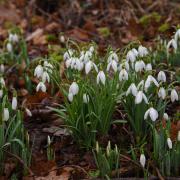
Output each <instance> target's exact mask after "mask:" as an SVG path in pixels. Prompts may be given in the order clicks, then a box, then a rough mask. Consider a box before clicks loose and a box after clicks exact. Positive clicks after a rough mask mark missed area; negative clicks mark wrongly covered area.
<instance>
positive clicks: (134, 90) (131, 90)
mask: <svg viewBox="0 0 180 180" xmlns="http://www.w3.org/2000/svg"><path fill="white" fill-rule="evenodd" d="M130 93H131V94H132V95H133V96H136V95H137V87H136V85H135V84H134V83H132V84H131V85H130V86H129V88H128V90H127V91H126V96H128V95H129V94H130Z"/></svg>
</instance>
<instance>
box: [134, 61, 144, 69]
mask: <svg viewBox="0 0 180 180" xmlns="http://www.w3.org/2000/svg"><path fill="white" fill-rule="evenodd" d="M143 69H145V64H144V61H142V60H141V61H137V62H136V63H135V71H136V72H141V71H142V70H143Z"/></svg>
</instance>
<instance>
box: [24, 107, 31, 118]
mask: <svg viewBox="0 0 180 180" xmlns="http://www.w3.org/2000/svg"><path fill="white" fill-rule="evenodd" d="M25 111H26V114H27V115H28V116H29V117H31V116H32V113H31V111H30V110H29V109H28V108H26V109H25Z"/></svg>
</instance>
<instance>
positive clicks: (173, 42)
mask: <svg viewBox="0 0 180 180" xmlns="http://www.w3.org/2000/svg"><path fill="white" fill-rule="evenodd" d="M171 46H172V47H173V48H174V52H176V50H177V43H176V41H175V40H174V39H171V40H170V41H169V42H168V44H167V53H169V52H168V51H169V48H170V47H171Z"/></svg>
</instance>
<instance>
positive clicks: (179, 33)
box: [174, 29, 180, 43]
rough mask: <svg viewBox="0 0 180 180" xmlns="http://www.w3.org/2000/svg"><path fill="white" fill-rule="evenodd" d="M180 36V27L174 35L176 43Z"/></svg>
mask: <svg viewBox="0 0 180 180" xmlns="http://www.w3.org/2000/svg"><path fill="white" fill-rule="evenodd" d="M179 37H180V29H178V30H177V31H176V33H175V35H174V39H175V41H176V43H177V42H178V39H179Z"/></svg>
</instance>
